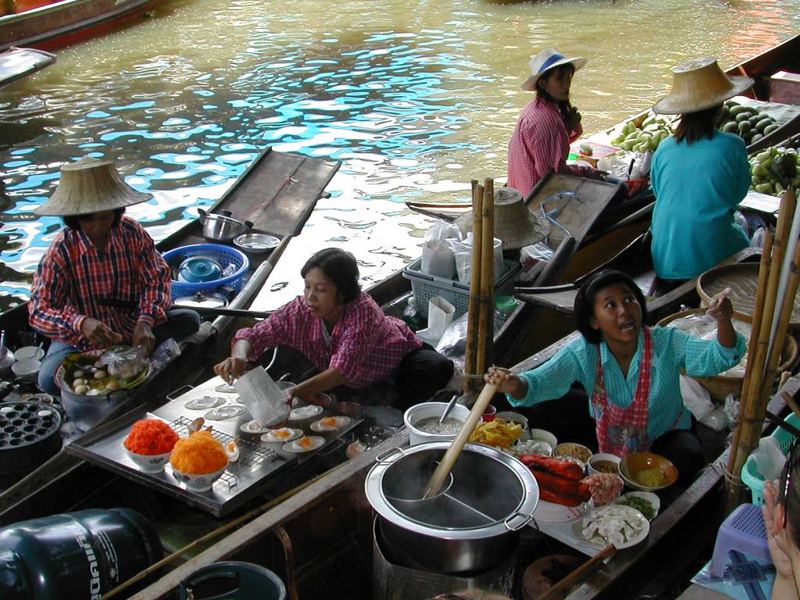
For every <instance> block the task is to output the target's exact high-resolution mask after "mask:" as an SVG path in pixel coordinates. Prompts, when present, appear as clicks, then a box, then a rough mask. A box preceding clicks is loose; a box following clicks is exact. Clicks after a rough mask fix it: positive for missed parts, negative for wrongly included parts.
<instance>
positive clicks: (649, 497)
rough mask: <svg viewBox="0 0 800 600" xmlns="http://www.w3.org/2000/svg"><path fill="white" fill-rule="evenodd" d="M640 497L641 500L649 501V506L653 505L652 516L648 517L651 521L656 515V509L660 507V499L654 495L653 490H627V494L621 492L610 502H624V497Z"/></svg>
mask: <svg viewBox="0 0 800 600" xmlns="http://www.w3.org/2000/svg"><path fill="white" fill-rule="evenodd" d="M631 497H636V498H641V499H642V500H646V501H647V502H649V503H650V506H652V507H653V517H652V518H651V519H650V520H651V521H652V520H653V519H655V518H656V517H657V516H658V511H659V510H660V509H661V499H660V498H659V497H658V496H656V495H655V494H654V493H653V492H628V493H627V494H622V495H621V496H620V497H619V498H617V499H616V500H614V502H612V504H623V505H624V506H627V504H624V501H625V498H631Z"/></svg>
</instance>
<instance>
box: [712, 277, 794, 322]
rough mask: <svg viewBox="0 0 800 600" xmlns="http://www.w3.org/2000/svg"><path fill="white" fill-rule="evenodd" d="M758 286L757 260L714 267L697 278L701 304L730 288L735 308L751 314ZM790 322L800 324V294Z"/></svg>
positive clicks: (740, 311)
mask: <svg viewBox="0 0 800 600" xmlns="http://www.w3.org/2000/svg"><path fill="white" fill-rule="evenodd" d="M757 287H758V263H757V262H748V263H738V264H735V265H724V266H721V267H714V268H713V269H709V270H708V271H706V272H705V273H703V274H702V275H700V277H698V278H697V295H698V296H700V305H701V306H708V303H709V301H710V300H711V298H713V297H714V296H716V295H717V294H718V293H719V292H721V291H722V290H724V289H725V288H730V289H731V292H732V294H731V296H730V299H731V302H732V303H733V307H734V309H735V310H736V311H737V312H739V313H744V314H746V315H751V316H752V314H753V311H754V310H755V302H756V288H757ZM789 322H790V323H791V324H792V325H800V294H799V295H798V296H795V299H794V308H793V309H792V316H791V317H790V319H789Z"/></svg>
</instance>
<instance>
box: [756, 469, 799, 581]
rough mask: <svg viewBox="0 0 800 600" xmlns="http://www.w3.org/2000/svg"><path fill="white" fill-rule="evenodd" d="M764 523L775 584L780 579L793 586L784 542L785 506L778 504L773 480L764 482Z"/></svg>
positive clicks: (785, 541)
mask: <svg viewBox="0 0 800 600" xmlns="http://www.w3.org/2000/svg"><path fill="white" fill-rule="evenodd" d="M762 510H763V512H764V525H765V527H766V530H767V545H768V546H769V553H770V556H772V563H773V564H774V565H775V571H776V572H777V574H778V578H777V580H776V582H775V585H776V586H777V585H780V580H785V581H786V582H791V586H792V587H794V573H793V572H792V563H791V560H789V553H788V551H787V550H788V548H787V546H786V544H787V543H788V541H787V539H786V535H787V533H786V528H785V527H784V523H783V520H784V516H785V511H786V507H784V506H781V505H780V504H778V489H777V486H776V484H775V482H774V481H766V482H764V506H763V507H762Z"/></svg>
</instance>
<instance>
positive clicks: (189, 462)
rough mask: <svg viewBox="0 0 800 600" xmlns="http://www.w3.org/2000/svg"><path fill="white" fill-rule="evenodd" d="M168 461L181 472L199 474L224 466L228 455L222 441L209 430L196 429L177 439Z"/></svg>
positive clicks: (217, 469)
mask: <svg viewBox="0 0 800 600" xmlns="http://www.w3.org/2000/svg"><path fill="white" fill-rule="evenodd" d="M169 462H170V463H171V464H172V467H173V468H174V469H177V470H178V471H180V472H181V473H188V474H189V475H200V474H203V473H213V472H214V471H219V470H220V469H223V468H225V466H226V465H227V464H228V455H227V454H226V453H225V448H223V447H222V443H221V442H219V441H218V440H216V439H214V436H212V435H211V432H210V431H197V432H195V433H193V434H192V435H190V436H189V437H188V438H181V439H180V440H178V443H177V444H175V447H174V448H173V449H172V456H171V457H170V459H169Z"/></svg>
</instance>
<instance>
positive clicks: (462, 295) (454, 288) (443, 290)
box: [403, 258, 522, 318]
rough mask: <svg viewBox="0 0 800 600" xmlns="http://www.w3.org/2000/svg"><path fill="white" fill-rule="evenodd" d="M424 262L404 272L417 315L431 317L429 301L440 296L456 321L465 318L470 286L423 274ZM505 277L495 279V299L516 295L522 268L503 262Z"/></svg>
mask: <svg viewBox="0 0 800 600" xmlns="http://www.w3.org/2000/svg"><path fill="white" fill-rule="evenodd" d="M421 263H422V259H421V258H419V259H417V260H415V261H414V262H413V263H411V264H410V265H408V266H407V267H406V268H405V269H403V277H405V278H406V279H408V280H410V281H411V291H412V292H413V293H414V300H415V302H416V305H417V312H418V313H419V314H420V315H422V316H423V317H425V318H427V317H428V301H429V300H430V299H431V298H433V297H434V296H441V297H442V298H444V299H445V300H447V301H448V302H450V304H452V305H453V306H454V307H455V309H456V312H455V315H454V317H455V318H457V317H459V316H461V315H463V314H464V313H465V312H467V310H468V309H469V285H468V284H464V283H461V282H459V281H455V280H453V279H445V278H444V277H436V276H434V275H428V274H427V273H423V272H422V271H421V270H420V267H421ZM503 267H504V269H503V273H502V274H501V275H500V276H499V277H497V276H495V283H494V291H495V295H496V296H501V295H506V296H513V295H514V280H515V279H516V276H517V273H519V272H520V270H522V267H521V266H520V264H519V263H518V262H517V261H514V260H504V261H503Z"/></svg>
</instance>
